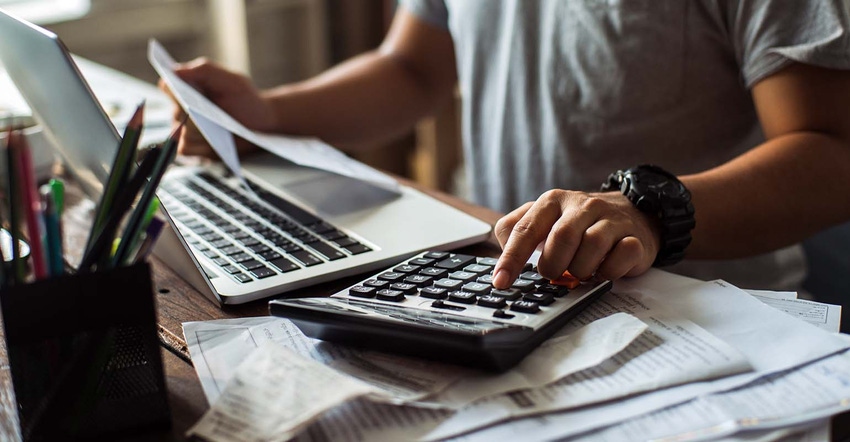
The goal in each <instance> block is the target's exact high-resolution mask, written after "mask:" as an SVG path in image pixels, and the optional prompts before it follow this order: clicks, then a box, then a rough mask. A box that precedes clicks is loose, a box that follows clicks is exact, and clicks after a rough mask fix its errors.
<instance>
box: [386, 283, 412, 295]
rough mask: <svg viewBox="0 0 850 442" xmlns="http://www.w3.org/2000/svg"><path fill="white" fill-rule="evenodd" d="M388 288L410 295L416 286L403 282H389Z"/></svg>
mask: <svg viewBox="0 0 850 442" xmlns="http://www.w3.org/2000/svg"><path fill="white" fill-rule="evenodd" d="M390 289H391V290H396V291H399V292H402V293H404V294H405V295H411V294H414V293H416V286H415V285H413V284H407V283H405V282H396V283H393V284H390Z"/></svg>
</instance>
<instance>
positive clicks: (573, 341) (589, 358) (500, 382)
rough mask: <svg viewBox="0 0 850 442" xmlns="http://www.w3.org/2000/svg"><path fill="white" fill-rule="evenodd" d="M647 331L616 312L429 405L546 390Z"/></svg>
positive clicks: (467, 382)
mask: <svg viewBox="0 0 850 442" xmlns="http://www.w3.org/2000/svg"><path fill="white" fill-rule="evenodd" d="M646 329H647V325H646V324H644V323H643V322H642V321H640V320H639V319H637V318H635V317H634V316H632V315H628V314H625V313H615V314H613V315H611V316H608V317H604V318H601V319H599V320H596V321H594V322H591V323H590V324H588V325H586V326H584V327H582V328H580V329H578V330H575V331H574V332H573V333H570V334H568V335H562V336H558V337H555V338H552V339H549V340H547V341H545V342H544V343H543V344H541V345H540V347H538V348H537V349H535V350H534V351H533V352H531V353H530V354H529V355H528V356H526V358H525V359H523V361H522V362H521V363H520V364H519V365H517V366H516V367H515V368H513V369H511V370H510V371H508V372H506V373H503V374H494V375H488V374H485V373H478V372H476V373H474V374H473V375H470V376H467V377H465V378H463V379H460V380H458V381H457V382H455V383H453V384H452V385H451V386H450V388H448V389H445V390H444V392H443V393H441V394H438V395H437V397H433V398H429V399H427V400H426V401H425V403H432V404H436V405H438V406H442V407H448V408H454V409H457V408H460V407H462V406H464V405H467V404H469V403H472V402H474V401H476V400H479V399H482V398H485V397H488V396H495V395H497V394H502V393H508V392H516V391H520V390H527V389H531V388H538V387H543V386H545V385H547V384H550V383H553V382H556V381H558V380H560V379H563V378H564V377H566V376H569V375H571V374H573V373H577V372H579V371H581V370H586V369H589V368H591V367H595V366H597V365H599V364H601V363H603V362H604V361H605V360H606V359H608V358H610V357H611V356H613V355H616V354H618V353H620V352H622V351H623V350H624V349H625V348H626V347H627V346H628V345H629V344H631V343H632V342H633V341H634V340H635V339H637V338H638V337H639V336H640V335H641V334H642V333H643V332H644V331H645V330H646Z"/></svg>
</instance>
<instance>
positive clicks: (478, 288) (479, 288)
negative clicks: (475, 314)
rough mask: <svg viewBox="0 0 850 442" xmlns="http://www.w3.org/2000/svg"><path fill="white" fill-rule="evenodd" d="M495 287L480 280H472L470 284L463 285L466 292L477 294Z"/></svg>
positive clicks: (479, 294)
mask: <svg viewBox="0 0 850 442" xmlns="http://www.w3.org/2000/svg"><path fill="white" fill-rule="evenodd" d="M492 289H493V286H492V285H490V284H483V283H480V282H470V283H468V284H464V285H463V290H464V291H465V292H471V293H475V294H476V295H477V296H482V295H486V294H489V293H490V290H492Z"/></svg>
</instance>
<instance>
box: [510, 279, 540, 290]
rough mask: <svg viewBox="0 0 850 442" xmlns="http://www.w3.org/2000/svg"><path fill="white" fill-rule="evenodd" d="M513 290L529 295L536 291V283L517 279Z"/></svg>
mask: <svg viewBox="0 0 850 442" xmlns="http://www.w3.org/2000/svg"><path fill="white" fill-rule="evenodd" d="M511 288H513V289H517V290H519V291H521V292H523V293H527V292H530V291H531V290H532V289H534V282H532V281H529V280H527V279H517V280H516V281H514V285H512V286H511Z"/></svg>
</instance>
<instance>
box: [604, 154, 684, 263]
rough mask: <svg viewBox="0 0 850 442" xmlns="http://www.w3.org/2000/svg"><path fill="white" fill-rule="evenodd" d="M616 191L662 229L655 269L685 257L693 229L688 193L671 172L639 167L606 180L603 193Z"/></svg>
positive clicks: (652, 167) (645, 166) (653, 167)
mask: <svg viewBox="0 0 850 442" xmlns="http://www.w3.org/2000/svg"><path fill="white" fill-rule="evenodd" d="M617 189H619V190H620V192H623V195H625V196H626V198H628V199H629V201H631V202H632V204H634V205H635V207H637V209H638V210H640V211H641V212H643V213H646V214H649V215H651V216H653V217H655V218H656V219H658V222H659V224H660V226H661V247H660V248H659V250H658V254H657V255H656V256H655V262H653V263H652V265H653V266H655V267H661V266H666V265H671V264H675V263H677V262H679V261H681V260H682V258H684V257H685V248H687V247H688V244H690V243H691V230H693V228H694V226H696V221H695V220H694V206H693V204H691V192H689V191H688V189H687V188H686V187H685V185H684V184H682V182H681V181H679V179H678V178H676V176H675V175H673V174H672V173H670V172H667V171H666V170H664V169H662V168H660V167H658V166H654V165H651V164H642V165H640V166H637V167H633V168H631V169H627V170H625V171H623V170H618V171H616V172H614V173H612V174H611V175H609V176H608V181H607V182H605V183H603V184H602V191H603V192H607V191H612V190H617Z"/></svg>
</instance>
